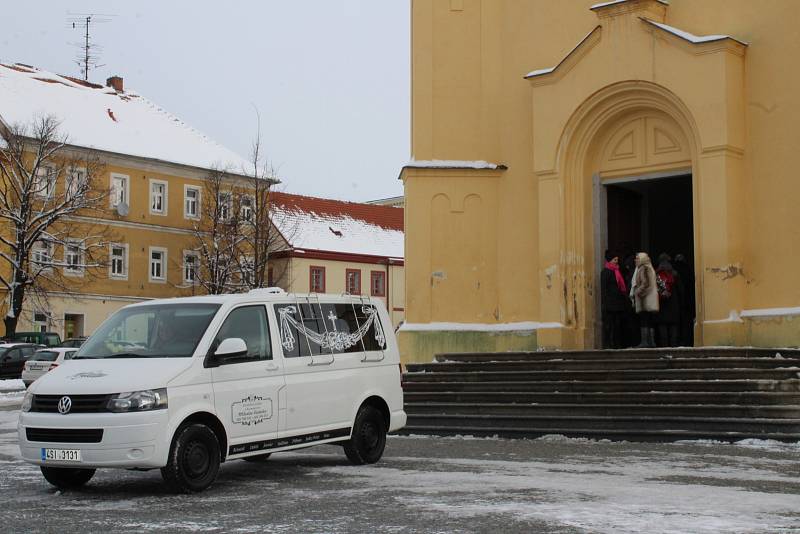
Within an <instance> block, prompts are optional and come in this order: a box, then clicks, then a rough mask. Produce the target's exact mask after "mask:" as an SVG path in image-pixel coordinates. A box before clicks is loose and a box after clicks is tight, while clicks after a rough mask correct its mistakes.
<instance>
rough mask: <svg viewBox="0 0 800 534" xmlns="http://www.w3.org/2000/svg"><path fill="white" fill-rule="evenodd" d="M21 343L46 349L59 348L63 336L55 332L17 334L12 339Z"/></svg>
mask: <svg viewBox="0 0 800 534" xmlns="http://www.w3.org/2000/svg"><path fill="white" fill-rule="evenodd" d="M12 340H13V341H17V342H19V343H34V344H36V345H44V346H45V347H58V346H59V345H61V336H59V335H58V334H56V333H55V332H17V333H15V334H14V336H13V337H12Z"/></svg>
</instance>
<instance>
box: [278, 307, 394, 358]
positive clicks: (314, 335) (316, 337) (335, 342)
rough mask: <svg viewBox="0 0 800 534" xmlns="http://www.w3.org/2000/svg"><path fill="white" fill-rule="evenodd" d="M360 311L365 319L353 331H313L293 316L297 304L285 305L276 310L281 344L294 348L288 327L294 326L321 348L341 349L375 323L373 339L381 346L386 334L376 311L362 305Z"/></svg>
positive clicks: (356, 341) (352, 344) (357, 338)
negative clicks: (278, 317) (279, 322)
mask: <svg viewBox="0 0 800 534" xmlns="http://www.w3.org/2000/svg"><path fill="white" fill-rule="evenodd" d="M361 311H362V312H363V313H364V315H365V316H366V320H365V321H364V323H363V324H361V325H360V326H359V328H358V330H356V331H355V332H352V333H351V332H339V331H338V330H336V327H335V326H334V329H333V330H332V331H331V330H329V331H327V332H315V331H313V330H309V329H308V328H306V326H305V325H303V324H300V323H299V322H298V321H297V319H295V318H294V317H293V316H294V314H295V313H297V306H286V307H285V308H280V309H279V310H278V315H280V320H281V344H282V345H283V348H284V349H286V350H293V349H294V336H293V335H292V330H291V328H290V326H291V327H294V329H295V330H297V331H298V332H300V333H302V334H303V335H305V336H306V338H308V340H309V341H311V342H313V343H314V344H315V345H319V346H320V347H322V348H323V349H328V350H335V351H343V350H345V349H349V348H350V347H352V346H354V345H356V344H357V343H358V342H359V341H361V338H363V337H364V335H366V333H367V332H368V331H369V328H370V327H371V326H373V325H375V341H377V342H378V345H379V346H380V347H381V348H383V347H385V346H386V336H385V335H384V333H383V328H382V327H381V322H380V320H378V319H377V313H376V311H375V308H373V307H372V306H362V307H361Z"/></svg>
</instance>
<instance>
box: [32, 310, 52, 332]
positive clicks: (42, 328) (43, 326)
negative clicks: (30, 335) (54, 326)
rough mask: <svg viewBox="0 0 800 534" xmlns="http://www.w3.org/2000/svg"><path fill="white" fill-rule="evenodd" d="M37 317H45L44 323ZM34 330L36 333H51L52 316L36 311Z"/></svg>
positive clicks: (34, 313)
mask: <svg viewBox="0 0 800 534" xmlns="http://www.w3.org/2000/svg"><path fill="white" fill-rule="evenodd" d="M37 315H43V316H44V321H42V320H41V319H39V318H38V317H36V316H37ZM32 322H33V329H34V331H36V332H49V331H50V316H49V315H48V314H47V313H45V312H43V311H34V312H33V321H32Z"/></svg>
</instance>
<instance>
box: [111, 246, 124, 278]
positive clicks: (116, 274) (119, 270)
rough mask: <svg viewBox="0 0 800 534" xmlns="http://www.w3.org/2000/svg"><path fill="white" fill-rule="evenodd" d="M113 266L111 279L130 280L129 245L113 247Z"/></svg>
mask: <svg viewBox="0 0 800 534" xmlns="http://www.w3.org/2000/svg"><path fill="white" fill-rule="evenodd" d="M110 256H111V260H110V263H111V266H110V272H109V275H110V276H111V278H120V279H127V278H128V245H121V244H113V245H111V254H110Z"/></svg>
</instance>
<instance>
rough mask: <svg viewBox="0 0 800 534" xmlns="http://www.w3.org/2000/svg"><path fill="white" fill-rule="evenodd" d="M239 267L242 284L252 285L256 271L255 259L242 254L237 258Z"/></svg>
mask: <svg viewBox="0 0 800 534" xmlns="http://www.w3.org/2000/svg"><path fill="white" fill-rule="evenodd" d="M239 268H240V270H241V272H240V275H241V279H242V285H244V286H247V287H250V286H252V285H253V281H254V280H255V273H256V263H255V260H254V259H253V258H252V257H250V256H242V257H241V258H239Z"/></svg>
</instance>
